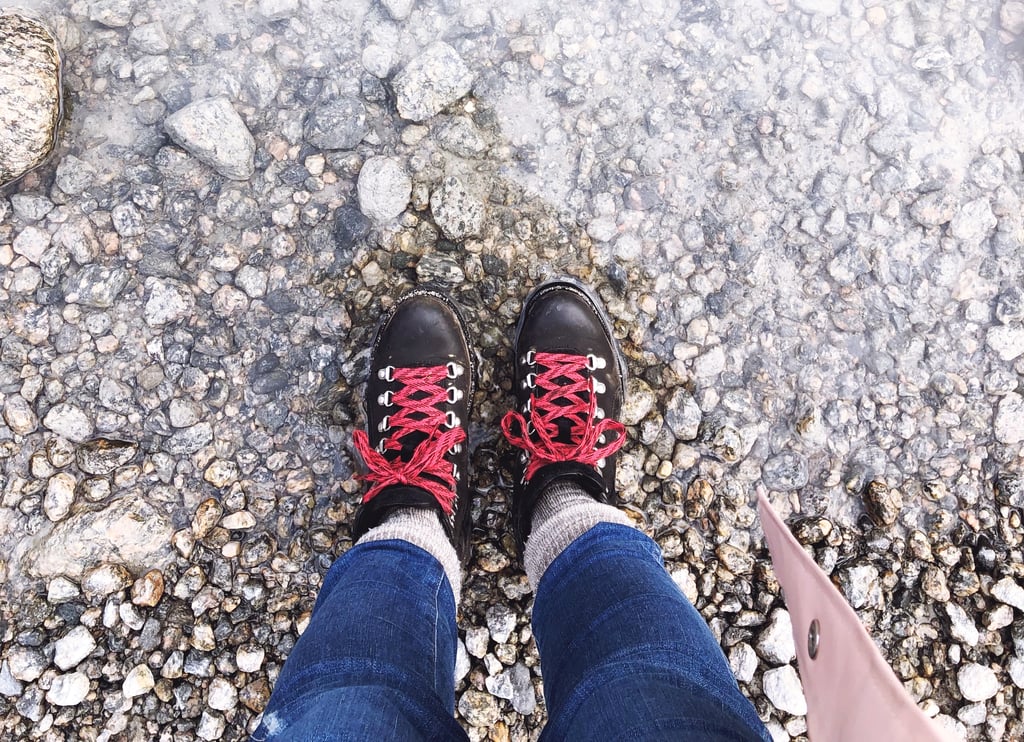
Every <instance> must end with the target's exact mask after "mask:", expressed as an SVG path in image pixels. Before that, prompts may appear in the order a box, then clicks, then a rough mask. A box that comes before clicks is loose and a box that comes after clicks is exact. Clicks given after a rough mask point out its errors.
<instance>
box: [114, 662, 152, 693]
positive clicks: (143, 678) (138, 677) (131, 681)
mask: <svg viewBox="0 0 1024 742" xmlns="http://www.w3.org/2000/svg"><path fill="white" fill-rule="evenodd" d="M153 685H154V683H153V671H152V670H150V669H149V666H148V665H136V666H135V667H133V668H132V669H131V671H130V672H129V673H128V674H127V675H126V676H125V678H124V683H123V684H122V685H121V692H122V693H123V694H124V697H125V698H135V697H136V696H141V695H144V694H146V693H149V692H150V691H151V690H153Z"/></svg>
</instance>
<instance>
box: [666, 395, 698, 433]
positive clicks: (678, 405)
mask: <svg viewBox="0 0 1024 742" xmlns="http://www.w3.org/2000/svg"><path fill="white" fill-rule="evenodd" d="M702 419H703V413H702V412H701V409H700V405H698V404H697V401H696V400H695V399H694V398H693V395H692V394H690V392H688V391H687V390H686V389H683V388H679V389H676V391H675V393H674V394H673V395H672V399H671V400H669V403H668V406H667V407H666V408H665V424H666V425H668V427H669V429H670V430H671V431H672V434H673V435H674V436H675V437H676V440H680V441H692V440H694V439H695V438H696V437H697V433H698V431H699V430H700V422H701V420H702Z"/></svg>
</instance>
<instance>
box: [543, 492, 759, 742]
mask: <svg viewBox="0 0 1024 742" xmlns="http://www.w3.org/2000/svg"><path fill="white" fill-rule="evenodd" d="M542 502H543V499H542ZM598 507H608V506H598ZM609 510H611V508H609ZM608 520H609V521H611V518H609V519H608ZM534 528H535V530H534V534H533V536H531V538H530V541H528V542H527V547H526V559H527V560H529V561H531V562H533V565H534V567H535V568H537V567H539V566H540V562H542V561H543V560H538V559H537V552H538V551H544V550H547V549H548V546H549V544H548V542H547V540H546V539H545V538H544V536H545V531H546V529H545V528H544V526H543V525H540V524H536V523H535V526H534ZM562 533H563V535H562V536H561V538H568V537H570V536H571V533H570V534H568V535H567V534H565V531H564V529H563V531H562ZM538 537H539V538H538ZM541 574H542V575H543V576H541V575H540V574H537V573H536V572H531V574H530V577H531V581H534V582H535V583H538V582H539V585H537V588H536V589H537V597H536V600H535V602H534V609H533V629H534V635H535V636H536V638H537V647H538V649H539V650H540V656H541V668H542V669H543V672H544V697H545V702H546V704H547V710H548V725H547V728H546V729H545V731H544V735H543V737H542V738H543V739H546V740H574V741H576V740H579V741H580V742H586V741H587V740H605V739H615V740H680V739H686V740H694V741H698V740H723V741H724V740H770V739H771V737H770V736H769V734H768V732H767V730H766V729H765V727H764V725H763V724H762V723H761V721H760V720H759V719H758V717H757V714H756V712H755V711H754V707H753V706H752V705H751V704H750V701H748V700H747V699H746V698H745V697H744V696H743V694H742V693H740V690H739V688H738V687H737V685H736V680H735V679H734V678H733V675H732V672H731V671H730V669H729V665H728V663H727V662H726V659H725V656H724V655H723V654H722V650H721V648H720V647H719V646H718V643H717V642H716V641H715V638H714V636H712V634H711V631H710V630H709V629H708V626H707V624H706V623H705V622H704V619H703V618H701V616H700V614H699V613H697V611H696V610H695V609H694V608H693V606H692V605H690V602H689V601H688V600H687V599H686V597H685V596H684V595H683V594H682V592H681V591H680V590H679V588H678V587H677V586H676V584H675V583H674V582H673V580H672V578H671V577H670V576H669V574H668V573H667V572H666V571H665V568H664V566H663V565H662V558H661V551H660V549H659V548H658V546H657V544H655V543H654V542H653V541H651V540H650V539H649V538H647V537H646V536H645V535H644V534H642V533H641V532H640V531H637V530H636V529H634V528H632V527H630V526H625V525H622V524H620V523H617V522H604V523H599V524H597V525H595V526H593V527H591V528H589V529H587V530H586V531H585V532H584V533H583V534H582V535H580V536H579V537H577V538H575V539H574V540H572V542H571V544H570V545H569V546H568V547H567V548H566V549H564V550H563V551H562V552H561V553H560V554H558V555H557V556H556V557H555V558H554V559H553V560H552V561H551V562H550V564H549V565H545V567H544V568H543V569H542V571H541Z"/></svg>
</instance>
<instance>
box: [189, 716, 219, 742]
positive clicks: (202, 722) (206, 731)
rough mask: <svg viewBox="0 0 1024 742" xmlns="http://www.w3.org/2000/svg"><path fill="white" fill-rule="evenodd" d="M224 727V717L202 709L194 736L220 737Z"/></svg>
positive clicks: (205, 737) (201, 737)
mask: <svg viewBox="0 0 1024 742" xmlns="http://www.w3.org/2000/svg"><path fill="white" fill-rule="evenodd" d="M224 727H225V723H224V717H222V716H220V715H219V714H211V713H210V712H209V711H204V712H203V715H202V717H201V718H200V719H199V724H198V725H197V726H196V736H197V737H199V739H205V740H213V739H220V738H221V736H223V734H224Z"/></svg>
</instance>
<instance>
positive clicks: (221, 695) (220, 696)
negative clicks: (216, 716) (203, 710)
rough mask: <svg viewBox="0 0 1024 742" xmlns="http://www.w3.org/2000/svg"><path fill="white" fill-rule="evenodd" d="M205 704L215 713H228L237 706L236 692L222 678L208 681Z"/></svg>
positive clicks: (233, 687)
mask: <svg viewBox="0 0 1024 742" xmlns="http://www.w3.org/2000/svg"><path fill="white" fill-rule="evenodd" d="M206 703H207V705H208V706H209V707H210V708H212V709H215V710H217V711H230V710H231V709H233V708H234V707H235V706H237V705H238V690H237V689H236V688H235V686H233V685H232V684H231V683H230V682H228V681H227V680H225V679H224V678H214V679H213V680H211V681H210V688H209V690H208V691H207V695H206Z"/></svg>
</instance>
